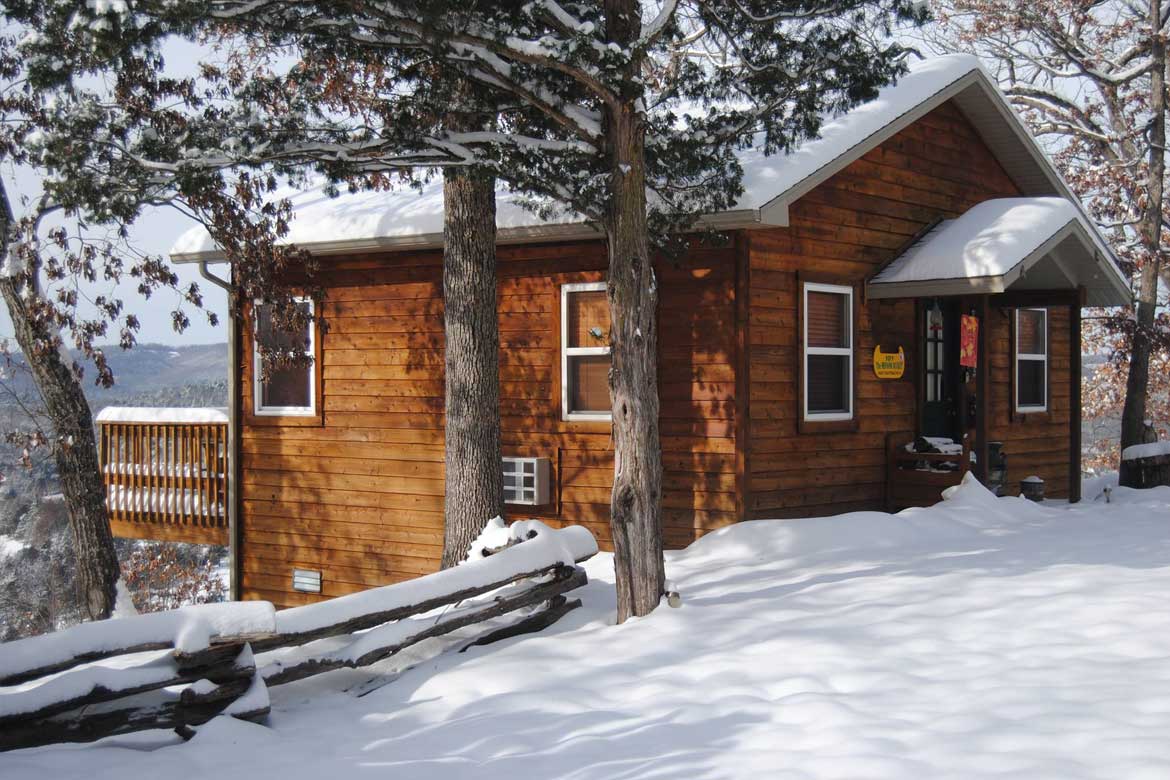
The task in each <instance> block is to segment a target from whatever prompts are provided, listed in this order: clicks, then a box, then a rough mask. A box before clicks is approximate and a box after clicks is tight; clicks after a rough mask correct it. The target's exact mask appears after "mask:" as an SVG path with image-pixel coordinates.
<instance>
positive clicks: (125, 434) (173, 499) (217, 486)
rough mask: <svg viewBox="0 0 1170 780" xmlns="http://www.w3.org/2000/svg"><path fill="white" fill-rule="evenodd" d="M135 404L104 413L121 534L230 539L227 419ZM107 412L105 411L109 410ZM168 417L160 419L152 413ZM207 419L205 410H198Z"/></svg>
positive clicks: (112, 503)
mask: <svg viewBox="0 0 1170 780" xmlns="http://www.w3.org/2000/svg"><path fill="white" fill-rule="evenodd" d="M142 411H143V412H144V413H143V414H142V415H141V417H142V419H140V420H134V419H129V418H132V417H133V416H134V410H133V409H119V410H116V412H115V414H113V415H109V416H110V417H116V418H118V419H102V417H101V416H99V418H98V422H97V424H98V433H99V437H100V454H101V461H102V479H103V481H104V482H105V485H106V506H107V508H108V509H109V513H110V526H111V528H112V529H113V532H114V535H115V536H121V537H127V538H132V539H157V540H162V541H172V542H192V543H197V544H220V545H226V544H227V543H228V513H227V422H226V420H224V421H212V420H211V419H210V418H214V417H215V415H206V416H205V417H207V418H208V419H207V420H206V421H199V422H194V421H191V422H188V421H182V420H181V419H178V418H181V417H182V416H183V415H182V413H183V412H186V411H187V410H182V409H179V410H168V411H174V412H175V413H176V414H175V415H174V418H176V419H169V420H168V419H166V415H157V414H155V415H151V414H148V413H146V412H152V411H156V410H142ZM103 414H104V413H103ZM152 416H153V417H155V418H160V417H161V418H162V419H158V420H157V421H155V420H151V419H150V418H151V417H152ZM190 416H191V417H192V419H199V418H200V416H199V415H190Z"/></svg>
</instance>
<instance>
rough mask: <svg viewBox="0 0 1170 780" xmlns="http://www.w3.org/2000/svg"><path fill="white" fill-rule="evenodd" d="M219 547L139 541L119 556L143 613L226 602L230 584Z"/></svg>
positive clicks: (134, 597) (128, 584)
mask: <svg viewBox="0 0 1170 780" xmlns="http://www.w3.org/2000/svg"><path fill="white" fill-rule="evenodd" d="M218 549H219V548H215V547H204V546H201V545H187V544H175V543H170V542H152V541H139V542H135V543H133V546H132V547H131V549H130V550H129V551H124V552H123V553H122V554H121V555H120V556H119V558H120V559H121V561H122V579H123V581H124V582H125V583H126V587H127V588H129V590H130V595H131V598H133V600H134V607H135V608H136V609H137V610H138V611H139V612H158V611H159V610H164V609H177V608H179V607H185V606H187V605H189V604H207V603H210V602H214V601H223V600H224V599H225V598H226V597H227V587H226V585H225V583H224V580H223V577H222V576H221V575H220V571H219V555H217V554H216V553H215V551H216V550H218Z"/></svg>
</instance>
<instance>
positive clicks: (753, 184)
mask: <svg viewBox="0 0 1170 780" xmlns="http://www.w3.org/2000/svg"><path fill="white" fill-rule="evenodd" d="M976 72H983V66H982V65H980V64H979V58H978V57H974V56H972V55H969V54H950V55H947V56H944V57H932V58H931V59H927V60H919V61H916V62H913V63H911V64H910V72H909V73H907V74H906V75H904V76H902V77H901V78H900V79H898V81H897V83H896V84H891V85H889V86H887V87H884V88H883V89H881V90H880V91H879V92H878V96H877V97H876V98H874V99H873V100H871V101H869V102H868V103H863V104H862V105H860V106H858V107H857V108H854V109H853V110H852V111H849V112H847V113H845V114H842V115H841V116H839V117H836V118H834V119H831V120H829V121H827V122H825V123H824V124H823V125H822V126H821V129H820V133H819V134H818V135H817V137H816V138H813V139H811V140H808V141H806V142H804V143H803V144H801V145H800V146H798V147H797V148H796V149H793V150H792V151H790V152H789V153H788V154H782V155H774V156H772V157H766V156H765V155H764V153H763V151H762V150H761V149H751V150H747V151H746V152H744V153H743V154H741V156H740V163H741V164H742V165H743V167H744V171H745V175H744V180H743V185H744V190H745V195H744V198H743V200H742V203H739V204H736V208H762V207H764V206H766V205H767V204H768V203H770V202H771V201H773V200H775V199H777V198H779V197H781V196H783V195H785V194H786V193H788V192H789V191H790V190H792V189H793V188H795V187H797V186H798V185H799V184H801V183H802V182H804V181H805V180H807V179H809V178H810V177H812V176H814V175H815V174H816V173H817V172H819V171H821V170H822V169H824V168H825V166H827V165H829V164H830V163H832V162H833V161H834V160H836V159H837V158H838V157H840V156H841V155H843V154H845V153H846V152H848V151H849V150H850V149H853V148H855V147H858V146H861V145H863V144H864V143H865V141H866V139H868V138H870V137H872V136H873V135H875V134H877V133H880V132H881V131H882V130H883V129H884V128H886V127H888V126H889V125H890V124H891V123H893V122H895V121H896V120H897V119H899V118H900V117H903V116H905V115H906V114H908V113H910V112H912V111H913V110H914V109H916V108H917V107H918V106H920V105H922V104H923V103H924V102H926V101H927V100H929V99H930V98H931V97H933V96H934V95H937V94H938V93H939V92H942V91H943V90H945V89H946V88H947V87H949V86H951V85H952V84H954V83H955V82H957V81H959V80H961V79H962V78H964V77H965V76H967V75H968V74H970V73H976Z"/></svg>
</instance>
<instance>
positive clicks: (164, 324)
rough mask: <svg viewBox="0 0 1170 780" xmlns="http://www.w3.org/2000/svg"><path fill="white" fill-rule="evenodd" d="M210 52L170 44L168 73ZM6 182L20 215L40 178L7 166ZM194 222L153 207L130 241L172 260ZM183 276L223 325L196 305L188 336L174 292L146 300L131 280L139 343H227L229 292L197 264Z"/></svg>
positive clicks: (6, 323)
mask: <svg viewBox="0 0 1170 780" xmlns="http://www.w3.org/2000/svg"><path fill="white" fill-rule="evenodd" d="M206 54H207V50H206V49H203V48H202V47H200V46H198V45H196V44H192V43H188V42H185V41H178V40H175V41H171V42H169V43H168V44H167V45H166V46H165V47H164V49H163V55H164V58H165V59H166V62H167V66H168V71H171V72H174V73H176V74H183V73H188V72H191V70H192V68H193V66H194V64H195V63H196V62H197V61H198V60H199V59H200V58H201V57H204V56H206ZM0 176H2V177H3V180H4V184H5V185H6V186H7V187H8V191H9V193H10V195H11V196H12V199H13V201H14V202H13V204H12V206H13V210H14V211H16V213H17V214H18V215H20V214H21V213H22V211H23V210H22V208H21V204H20V203H19V201H20V199H21V198H22V197H32V196H34V195H35V194H37V193H39V192H40V178H39V176H38V175H37V173H36V172H35V171H33V170H32V169H29V168H23V167H22V168H16V167H14V166H11V165H9V166H7V167H6V168H5V169H3V170H0ZM195 225H196V223H195V221H194V220H192V219H191V218H189V217H187V216H185V215H184V214H182V213H180V212H179V211H177V210H175V209H171V208H151V209H149V210H147V211H145V212H144V213H143V215H142V217H141V218H140V219H139V220H138V221H137V222H136V223H135V224H134V225H132V226H131V228H130V238H131V241H132V243H133V244H134V246H135V247H137V248H138V249H139V250H140V251H142V252H145V253H148V254H155V255H163V256H164V257H165V256H167V253H168V252H169V250H170V248H171V246H172V245H173V244H174V242H175V239H177V238H178V237H179V236H180V235H181V234H182V233H184V232H185V231H187V230H188V229H190V228H191V227H193V226H195ZM171 267H172V268H174V270H175V272H176V273H178V275H179V278H180V286H181V287H184V288H185V287H186V286H187V285H188V284H189V283H190V282H198V283H199V289H200V290H201V291H202V293H203V296H204V301H205V305H206V307H207V308H208V309H210V310H212V311H214V312H216V313H217V314H218V315H219V324H218V325H216V326H212V325H210V324H209V323H208V322H207V317H206V316H205V315H204V314H203V313H201V312H200V311H198V310H197V309H195V308H194V307H192V306H191V305H190V304H184V306H183V310H184V311H185V312H186V313H187V316H188V318H189V319H190V321H191V325H190V327H188V328H187V330H186V331H184V332H183V333H176V332H175V330H174V328H173V327H172V325H171V312H172V311H173V310H174V309H175V307H176V306H177V305H178V304H179V303H181V301H180V299H179V298H178V297H177V296H176V295H174V294H166V293H163V294H158V295H156V296H154V297H152V298H151V299H150V300H146V299H143V298H142V297H141V296H140V295H139V294H138V291H137V284H135V283H134V282H133V281H128V282H125V283H123V284H122V285H119V287H118V288H117V292H118V293H119V295H120V297H121V298H122V300H123V302H124V303H125V305H126V311H127V312H130V313H133V314H135V315H137V316H138V319H139V321H140V322H141V329H140V330H139V332H138V341H139V343H161V344H167V345H185V344H210V343H215V342H226V341H227V324H226V323H227V319H226V317H227V294H226V293H225V292H224V291H223V290H221V289H219V288H218V287H216V286H214V285H212V284H211V283H209V282H207V281H206V280H205V279H203V278H202V277H201V276H200V275H199V268H198V266H196V265H186V264H183V265H177V264H172V266H171ZM212 269H213V270H214V271H217V272H218V274H219V275H221V276H226V274H227V266H226V265H218V266H212ZM110 291H111V286H110V285H108V284H102V285H89V286H85V287H83V288H82V294H83V295H88V296H90V297H92V296H94V295H100V294H109V293H110ZM111 333H113V334H114V335H113V337H112V338H110V339H109V340H108V341H109V342H110V343H117V340H118V339H117V329H116V328H111ZM11 337H12V321H11V320H10V319H9V317H8V311H7V309H6V308H5V307H3V306H0V338H9V339H11Z"/></svg>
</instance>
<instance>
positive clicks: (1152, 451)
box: [1121, 441, 1170, 460]
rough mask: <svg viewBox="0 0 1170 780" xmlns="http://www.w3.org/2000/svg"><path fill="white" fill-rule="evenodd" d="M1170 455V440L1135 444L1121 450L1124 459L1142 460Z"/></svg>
mask: <svg viewBox="0 0 1170 780" xmlns="http://www.w3.org/2000/svg"><path fill="white" fill-rule="evenodd" d="M1162 455H1170V441H1153V442H1149V443H1148V444H1133V445H1131V446H1129V447H1126V448H1125V449H1124V450H1122V451H1121V459H1122V460H1141V459H1142V458H1157V457H1160V456H1162Z"/></svg>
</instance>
